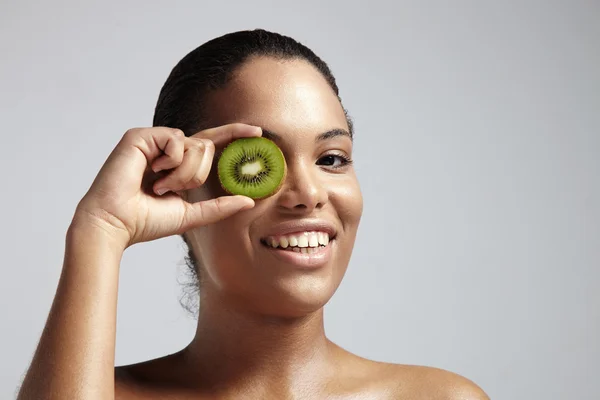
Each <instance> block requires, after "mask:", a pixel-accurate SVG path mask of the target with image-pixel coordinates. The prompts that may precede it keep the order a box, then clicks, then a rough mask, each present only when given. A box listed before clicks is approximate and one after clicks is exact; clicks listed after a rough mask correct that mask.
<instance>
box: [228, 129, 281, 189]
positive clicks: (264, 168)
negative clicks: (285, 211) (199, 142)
mask: <svg viewBox="0 0 600 400" xmlns="http://www.w3.org/2000/svg"><path fill="white" fill-rule="evenodd" d="M217 168H218V173H219V180H220V181H221V186H222V187H223V189H224V190H225V191H226V192H227V193H230V194H234V195H243V196H247V197H250V198H252V199H263V198H266V197H269V196H272V195H274V194H275V193H277V191H278V190H279V188H280V187H281V184H282V183H283V181H284V179H285V176H286V173H287V167H286V163H285V157H284V156H283V152H282V151H281V149H280V148H279V147H278V146H277V145H276V144H275V143H274V142H273V141H271V140H269V139H266V138H263V137H255V138H244V139H237V140H235V141H233V142H231V143H230V144H229V145H228V146H227V147H226V148H225V149H224V150H223V153H222V154H221V156H220V158H219V162H218V166H217Z"/></svg>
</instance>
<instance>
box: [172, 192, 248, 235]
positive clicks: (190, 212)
mask: <svg viewBox="0 0 600 400" xmlns="http://www.w3.org/2000/svg"><path fill="white" fill-rule="evenodd" d="M186 204H187V210H186V213H185V215H184V219H183V224H182V225H183V226H182V230H183V231H187V230H190V229H194V228H197V227H199V226H204V225H208V224H212V223H214V222H217V221H220V220H222V219H225V218H228V217H230V216H232V215H234V214H236V213H238V212H240V211H242V210H247V209H250V208H252V207H254V200H252V199H251V198H249V197H245V196H222V197H217V198H216V199H212V200H206V201H200V202H197V203H191V204H190V203H186Z"/></svg>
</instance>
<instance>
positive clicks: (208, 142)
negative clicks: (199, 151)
mask: <svg viewBox="0 0 600 400" xmlns="http://www.w3.org/2000/svg"><path fill="white" fill-rule="evenodd" d="M202 142H203V143H204V148H205V150H206V151H211V152H214V151H215V143H214V142H213V141H212V140H210V139H204V140H203V141H202Z"/></svg>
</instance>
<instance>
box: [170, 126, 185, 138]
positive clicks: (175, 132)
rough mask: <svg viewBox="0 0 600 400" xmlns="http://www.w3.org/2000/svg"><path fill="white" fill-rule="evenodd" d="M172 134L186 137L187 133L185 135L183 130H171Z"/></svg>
mask: <svg viewBox="0 0 600 400" xmlns="http://www.w3.org/2000/svg"><path fill="white" fill-rule="evenodd" d="M171 132H172V133H173V135H175V136H177V137H185V133H183V131H182V130H181V129H178V128H171Z"/></svg>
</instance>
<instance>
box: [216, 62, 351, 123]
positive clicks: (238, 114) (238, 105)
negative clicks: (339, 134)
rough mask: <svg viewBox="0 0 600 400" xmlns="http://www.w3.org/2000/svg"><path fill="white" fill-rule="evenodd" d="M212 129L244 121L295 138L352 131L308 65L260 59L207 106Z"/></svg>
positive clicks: (243, 68) (334, 98) (240, 72)
mask: <svg viewBox="0 0 600 400" xmlns="http://www.w3.org/2000/svg"><path fill="white" fill-rule="evenodd" d="M206 111H207V117H208V118H209V122H210V123H211V125H213V126H214V125H221V124H226V123H231V122H244V123H248V124H252V125H258V126H261V127H263V128H266V129H270V130H274V131H276V132H280V133H281V134H286V133H287V134H292V133H294V132H296V133H298V132H314V133H315V134H317V133H320V132H322V131H326V130H330V129H335V128H338V129H345V130H347V129H348V125H347V123H346V116H345V114H344V110H343V108H342V106H341V104H340V102H339V100H338V98H337V96H336V95H335V93H334V92H333V89H331V87H330V86H329V84H328V83H327V81H326V80H325V78H324V77H323V75H322V74H321V73H320V72H319V71H318V70H317V69H316V68H315V67H314V66H312V65H311V64H310V63H309V62H307V61H304V60H297V59H291V60H290V59H287V60H280V59H275V58H271V57H255V58H252V59H250V60H248V61H247V62H246V63H244V65H242V66H241V67H240V68H239V69H238V70H237V71H236V73H235V74H234V76H233V78H232V80H231V81H230V82H229V83H228V84H227V86H226V87H225V88H223V89H220V90H218V91H216V92H215V93H213V94H211V95H210V96H209V98H208V102H207V109H206Z"/></svg>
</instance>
